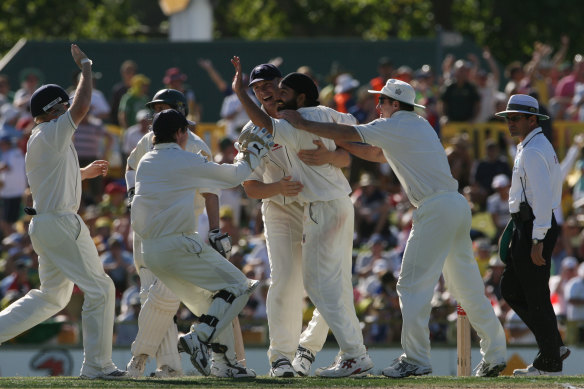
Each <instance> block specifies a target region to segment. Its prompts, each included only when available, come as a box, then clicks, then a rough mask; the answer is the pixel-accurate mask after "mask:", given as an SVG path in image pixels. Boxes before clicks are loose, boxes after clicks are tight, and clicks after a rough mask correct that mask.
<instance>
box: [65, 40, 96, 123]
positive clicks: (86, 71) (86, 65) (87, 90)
mask: <svg viewBox="0 0 584 389" xmlns="http://www.w3.org/2000/svg"><path fill="white" fill-rule="evenodd" d="M71 55H72V56H73V60H74V61H75V63H76V64H77V66H79V69H81V76H80V77H79V83H78V84H77V90H76V91H75V97H74V98H73V103H72V104H71V108H69V112H70V114H71V119H72V120H73V123H75V125H76V126H77V125H79V123H81V120H83V118H84V117H85V115H87V112H89V107H90V105H91V90H92V88H93V85H92V79H91V64H92V62H91V60H90V59H89V58H87V55H85V53H84V52H83V51H81V49H80V48H79V47H78V46H77V45H76V44H72V45H71Z"/></svg>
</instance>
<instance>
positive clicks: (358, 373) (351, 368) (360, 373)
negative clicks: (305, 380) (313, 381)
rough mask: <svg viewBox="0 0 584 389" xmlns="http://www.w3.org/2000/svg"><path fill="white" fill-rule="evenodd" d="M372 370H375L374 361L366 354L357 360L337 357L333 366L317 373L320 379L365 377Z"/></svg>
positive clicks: (356, 358)
mask: <svg viewBox="0 0 584 389" xmlns="http://www.w3.org/2000/svg"><path fill="white" fill-rule="evenodd" d="M371 369H373V361H372V360H371V358H370V357H369V354H367V353H365V354H363V355H361V356H359V357H355V358H347V357H337V358H336V360H335V362H334V363H333V364H332V365H330V366H329V367H327V368H323V369H318V370H317V371H316V372H315V373H316V375H317V376H319V377H326V378H340V377H364V376H366V375H367V374H369V371H370V370H371Z"/></svg>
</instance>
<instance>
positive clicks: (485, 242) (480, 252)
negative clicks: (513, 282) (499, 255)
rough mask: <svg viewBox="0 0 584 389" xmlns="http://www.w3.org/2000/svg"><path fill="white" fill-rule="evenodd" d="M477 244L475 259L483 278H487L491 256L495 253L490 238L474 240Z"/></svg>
mask: <svg viewBox="0 0 584 389" xmlns="http://www.w3.org/2000/svg"><path fill="white" fill-rule="evenodd" d="M474 246H475V259H476V261H477V265H479V271H480V273H481V278H485V275H486V274H487V270H488V269H489V266H490V261H491V256H492V254H493V250H492V246H491V242H490V241H489V239H484V238H482V239H478V240H476V241H475V242H474Z"/></svg>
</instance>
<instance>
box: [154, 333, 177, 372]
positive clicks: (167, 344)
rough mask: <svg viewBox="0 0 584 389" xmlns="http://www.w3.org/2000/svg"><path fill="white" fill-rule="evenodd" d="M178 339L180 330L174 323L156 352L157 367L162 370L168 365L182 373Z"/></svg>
mask: <svg viewBox="0 0 584 389" xmlns="http://www.w3.org/2000/svg"><path fill="white" fill-rule="evenodd" d="M177 339H178V329H177V328H176V323H172V324H171V325H170V327H168V331H166V334H165V335H164V338H163V339H162V342H161V343H160V347H158V350H157V351H156V367H157V368H159V369H160V368H161V367H162V366H164V365H166V366H169V367H171V368H172V369H174V370H176V371H180V372H182V364H181V362H180V355H179V354H178V348H177V347H176V342H177Z"/></svg>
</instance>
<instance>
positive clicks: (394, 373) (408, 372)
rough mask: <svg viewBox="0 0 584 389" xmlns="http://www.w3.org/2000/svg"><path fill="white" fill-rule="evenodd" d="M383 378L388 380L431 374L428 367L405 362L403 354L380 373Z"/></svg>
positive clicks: (430, 369)
mask: <svg viewBox="0 0 584 389" xmlns="http://www.w3.org/2000/svg"><path fill="white" fill-rule="evenodd" d="M381 373H382V374H383V375H384V376H386V377H390V378H405V377H409V376H412V375H414V376H416V375H426V374H430V373H432V368H431V367H430V366H420V365H416V364H413V363H410V362H408V361H406V356H405V354H402V355H401V356H400V357H399V358H396V359H395V360H394V361H393V362H392V364H391V365H389V366H388V367H386V368H385V369H383V371H382V372H381Z"/></svg>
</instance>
